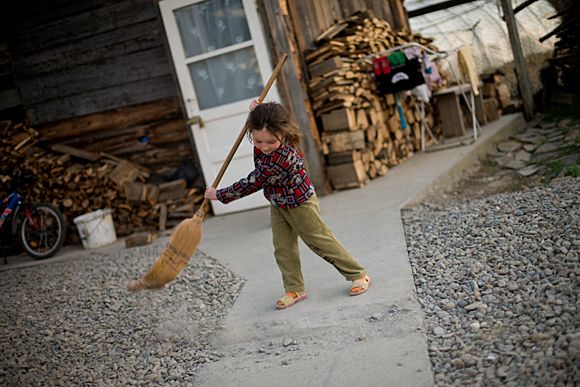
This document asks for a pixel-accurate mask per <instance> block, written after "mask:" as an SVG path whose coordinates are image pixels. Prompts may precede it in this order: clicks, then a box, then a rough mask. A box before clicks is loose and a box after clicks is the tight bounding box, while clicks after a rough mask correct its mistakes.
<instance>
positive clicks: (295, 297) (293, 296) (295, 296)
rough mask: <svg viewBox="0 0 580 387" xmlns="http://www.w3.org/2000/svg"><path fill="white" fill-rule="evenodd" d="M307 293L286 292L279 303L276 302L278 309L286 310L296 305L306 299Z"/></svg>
mask: <svg viewBox="0 0 580 387" xmlns="http://www.w3.org/2000/svg"><path fill="white" fill-rule="evenodd" d="M306 297H307V296H306V292H305V291H304V290H303V291H301V292H286V294H284V295H283V296H282V297H280V299H279V300H278V301H276V308H278V309H286V308H288V307H291V306H292V305H294V304H295V303H297V302H299V301H302V300H305V299H306Z"/></svg>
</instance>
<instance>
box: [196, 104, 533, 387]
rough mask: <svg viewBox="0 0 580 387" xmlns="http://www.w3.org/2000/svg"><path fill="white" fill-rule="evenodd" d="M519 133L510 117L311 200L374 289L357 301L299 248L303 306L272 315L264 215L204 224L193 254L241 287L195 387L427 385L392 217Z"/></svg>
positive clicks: (414, 305) (404, 259) (276, 281)
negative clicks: (214, 357) (471, 138)
mask: <svg viewBox="0 0 580 387" xmlns="http://www.w3.org/2000/svg"><path fill="white" fill-rule="evenodd" d="M524 125H525V123H524V121H523V118H522V117H521V115H519V114H517V115H507V116H504V117H502V118H501V119H500V120H498V121H495V122H493V123H491V124H489V125H487V126H485V127H483V128H482V133H481V135H480V137H479V139H478V140H477V141H476V142H475V143H473V144H471V145H468V146H462V147H458V148H452V149H446V150H442V151H439V152H434V153H420V154H417V155H415V156H414V157H413V158H412V159H410V160H408V161H407V162H405V163H404V164H402V165H401V166H399V167H397V168H394V169H393V170H391V171H389V173H388V174H387V175H386V176H385V177H382V178H379V179H377V180H374V181H372V182H371V183H370V184H369V185H368V186H366V187H364V188H362V189H356V190H349V191H341V192H337V193H334V194H333V195H330V196H326V197H323V198H320V206H321V212H322V216H323V218H324V219H325V220H326V221H327V223H328V224H329V226H330V227H331V228H332V229H333V230H334V232H335V233H336V234H337V236H338V238H339V239H340V240H341V241H342V242H343V244H344V245H345V246H346V247H347V248H348V249H349V250H351V252H352V253H353V254H354V255H355V256H356V257H358V259H359V260H360V261H361V262H362V263H363V264H364V265H365V266H366V267H367V270H368V272H369V274H370V275H371V277H372V278H373V281H374V282H373V285H372V286H371V289H370V290H369V292H368V293H366V294H364V295H361V296H358V297H349V296H348V288H349V283H348V282H345V281H344V279H343V278H342V277H341V276H340V275H339V274H338V273H337V272H336V271H335V270H334V269H333V268H332V267H331V266H330V265H328V264H327V263H326V262H324V261H323V260H322V259H320V258H318V257H317V256H316V255H315V254H313V253H312V252H311V251H309V250H308V249H307V248H306V247H305V246H304V245H303V244H302V245H301V254H302V264H303V272H304V277H305V281H306V286H307V291H308V294H309V298H308V299H307V300H306V301H304V302H301V303H299V304H297V305H295V306H293V307H292V308H290V309H288V310H283V311H278V310H276V309H275V308H274V302H275V300H276V299H277V298H278V297H279V296H280V295H282V293H283V288H282V281H281V277H280V273H279V271H278V268H277V267H276V263H275V261H274V258H273V248H272V243H271V231H270V225H269V212H268V210H267V209H259V210H255V211H248V212H243V213H238V214H232V215H226V216H221V217H215V218H211V219H208V220H207V221H206V222H205V223H204V232H203V235H204V236H203V239H202V242H201V245H200V249H201V250H202V251H204V252H205V253H206V254H208V255H210V256H212V257H214V258H217V259H219V260H220V261H221V262H223V263H224V264H225V265H226V266H227V267H229V268H230V269H231V270H233V271H234V272H236V273H237V274H239V275H241V276H242V277H244V278H245V279H246V280H247V283H246V285H245V287H244V289H243V290H242V292H241V294H240V296H239V299H238V300H237V302H236V304H235V305H234V307H233V309H232V311H231V313H230V314H229V316H228V317H227V319H226V321H225V322H224V326H223V329H222V330H221V331H220V333H219V334H218V335H217V337H216V338H215V339H214V344H215V345H216V346H217V348H218V349H219V350H221V351H222V352H223V354H224V357H223V358H222V359H221V360H220V361H219V362H217V363H213V364H209V365H208V366H207V367H205V368H204V369H203V370H202V371H201V373H200V376H199V378H198V380H197V381H196V385H200V386H208V387H209V386H254V387H256V386H272V385H275V386H350V385H353V384H358V385H381V386H402V385H406V386H430V385H433V376H432V372H431V365H430V361H429V356H428V352H427V344H426V336H425V331H424V322H423V317H422V312H421V308H420V305H419V304H418V302H417V299H416V295H415V287H414V284H413V277H412V273H411V267H410V265H409V260H408V256H407V249H406V242H405V236H404V232H403V227H402V223H401V217H400V210H401V208H403V207H405V206H409V205H412V204H414V203H417V202H418V201H419V200H421V199H422V198H423V197H424V196H425V195H426V194H428V193H430V192H432V191H434V190H437V189H440V188H441V187H442V186H444V185H446V184H450V183H451V182H452V181H453V180H455V179H457V178H458V177H459V176H460V173H461V171H462V170H463V169H464V168H465V167H466V166H467V165H469V164H471V163H473V162H474V161H475V160H476V159H477V158H478V157H481V156H482V155H483V154H485V153H486V152H487V151H488V150H489V148H490V147H491V146H493V145H494V144H495V143H497V142H498V141H500V140H501V139H504V138H507V137H508V136H509V135H510V134H512V133H513V132H515V131H517V130H518V129H520V128H522V127H523V126H524ZM361 383H362V384H361Z"/></svg>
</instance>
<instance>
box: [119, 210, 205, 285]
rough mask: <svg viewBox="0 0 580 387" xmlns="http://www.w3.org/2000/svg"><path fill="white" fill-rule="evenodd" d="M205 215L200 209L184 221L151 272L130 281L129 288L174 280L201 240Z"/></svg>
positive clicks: (161, 283) (164, 283)
mask: <svg viewBox="0 0 580 387" xmlns="http://www.w3.org/2000/svg"><path fill="white" fill-rule="evenodd" d="M204 216H205V212H203V211H198V212H197V213H196V214H195V216H193V217H192V218H189V219H185V220H184V221H182V222H181V223H180V224H179V225H178V226H177V228H176V229H175V231H174V232H173V234H172V235H171V238H170V239H169V243H168V244H167V247H165V250H163V252H162V253H161V256H160V257H159V258H158V259H157V261H155V263H154V264H153V266H152V267H151V269H149V272H148V273H147V274H145V276H143V278H140V279H137V280H134V281H131V282H129V284H128V285H127V288H128V289H129V290H130V291H133V292H137V291H140V290H144V289H160V288H162V287H163V286H165V285H166V284H168V283H169V282H171V281H173V280H174V279H175V278H176V277H177V275H178V274H179V273H180V272H181V270H182V269H183V268H184V267H185V266H186V265H187V264H188V262H189V260H190V259H191V257H192V256H193V254H194V253H195V250H196V249H197V246H198V245H199V242H200V241H201V235H202V226H201V224H202V222H203V218H204Z"/></svg>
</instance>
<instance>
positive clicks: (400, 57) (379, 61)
mask: <svg viewBox="0 0 580 387" xmlns="http://www.w3.org/2000/svg"><path fill="white" fill-rule="evenodd" d="M373 72H374V74H375V80H376V82H377V88H378V90H379V92H381V93H383V94H390V93H396V92H398V91H403V90H411V89H413V88H414V87H415V86H418V85H421V84H424V83H425V78H424V77H423V72H422V70H421V63H420V61H419V58H414V59H408V58H407V57H406V56H405V54H404V53H403V52H402V51H396V52H394V53H392V54H391V55H389V56H388V57H378V58H374V59H373Z"/></svg>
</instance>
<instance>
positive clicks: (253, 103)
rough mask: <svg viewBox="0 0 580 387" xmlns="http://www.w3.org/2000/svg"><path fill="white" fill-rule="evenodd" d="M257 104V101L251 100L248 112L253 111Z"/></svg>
mask: <svg viewBox="0 0 580 387" xmlns="http://www.w3.org/2000/svg"><path fill="white" fill-rule="evenodd" d="M259 104H260V101H258V100H257V99H255V100H253V101H252V103H251V104H250V111H252V110H254V109H255V108H256V106H258V105H259Z"/></svg>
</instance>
